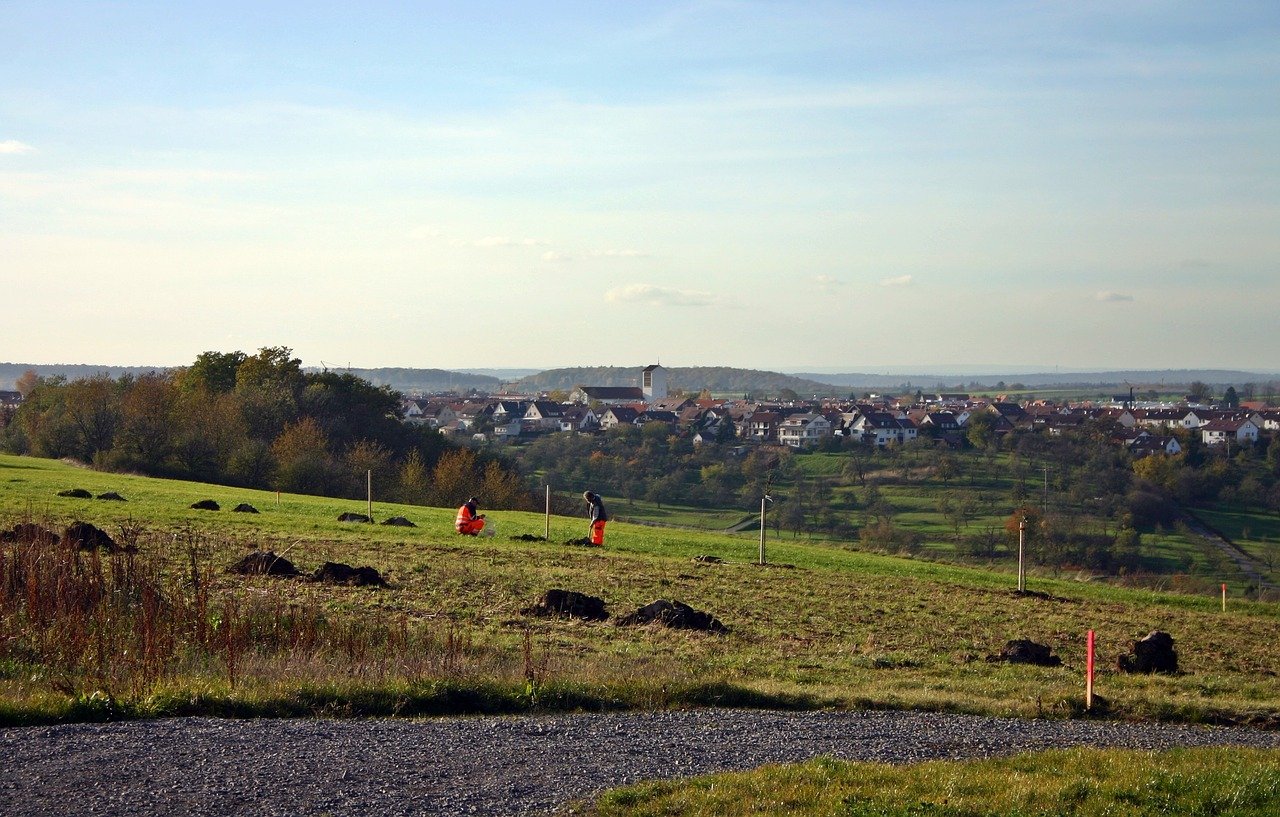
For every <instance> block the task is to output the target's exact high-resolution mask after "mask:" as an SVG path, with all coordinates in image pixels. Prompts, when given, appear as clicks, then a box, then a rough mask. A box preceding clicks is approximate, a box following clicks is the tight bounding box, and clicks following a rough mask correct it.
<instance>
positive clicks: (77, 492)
mask: <svg viewBox="0 0 1280 817" xmlns="http://www.w3.org/2000/svg"><path fill="white" fill-rule="evenodd" d="M58 496H69V497H71V498H72V499H93V494H91V493H89V492H88V491H86V490H85V489H83V488H68V489H67V490H65V491H58Z"/></svg>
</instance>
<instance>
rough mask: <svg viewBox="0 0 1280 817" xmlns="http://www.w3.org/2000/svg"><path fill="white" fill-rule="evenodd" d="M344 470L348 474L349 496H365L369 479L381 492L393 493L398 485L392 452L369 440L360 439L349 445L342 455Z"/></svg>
mask: <svg viewBox="0 0 1280 817" xmlns="http://www.w3.org/2000/svg"><path fill="white" fill-rule="evenodd" d="M342 463H343V470H344V471H345V472H346V476H347V483H348V488H347V494H348V496H355V497H360V496H364V495H365V492H366V489H367V487H368V481H369V480H370V479H372V481H373V489H374V490H375V491H377V492H378V493H379V494H382V493H391V492H392V491H394V490H395V486H396V468H395V465H394V464H393V463H392V461H391V452H390V451H388V450H387V449H386V448H384V447H383V446H381V445H379V444H378V443H375V442H370V441H368V440H359V441H357V442H354V443H352V444H351V445H349V446H347V450H346V451H345V452H344V453H343V455H342Z"/></svg>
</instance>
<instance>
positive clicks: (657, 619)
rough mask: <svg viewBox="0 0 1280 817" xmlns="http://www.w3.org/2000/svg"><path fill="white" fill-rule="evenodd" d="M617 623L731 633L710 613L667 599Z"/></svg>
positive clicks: (648, 605)
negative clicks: (659, 625)
mask: <svg viewBox="0 0 1280 817" xmlns="http://www.w3.org/2000/svg"><path fill="white" fill-rule="evenodd" d="M617 623H618V624H621V625H624V626H627V625H633V624H661V625H662V626H663V627H670V628H672V629H673V630H702V631H704V632H709V633H727V632H729V628H728V627H726V626H724V625H723V624H721V623H720V621H719V619H717V618H715V617H714V616H712V615H711V614H710V613H704V612H702V611H701V610H695V609H693V608H692V607H690V606H689V605H687V604H684V603H683V602H679V601H667V600H666V599H658V600H657V601H655V602H654V603H652V604H646V605H645V606H644V607H641V608H640V609H639V610H636V611H635V612H634V613H628V614H626V615H625V616H623V617H622V618H619V619H617Z"/></svg>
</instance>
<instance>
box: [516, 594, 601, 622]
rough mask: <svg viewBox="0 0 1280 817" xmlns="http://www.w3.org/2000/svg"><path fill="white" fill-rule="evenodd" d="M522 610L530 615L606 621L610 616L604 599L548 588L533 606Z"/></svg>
mask: <svg viewBox="0 0 1280 817" xmlns="http://www.w3.org/2000/svg"><path fill="white" fill-rule="evenodd" d="M520 612H522V613H524V614H525V615H530V616H560V617H563V618H581V619H584V620H586V621H604V620H605V619H607V618H608V617H609V611H608V610H606V609H605V603H604V599H600V598H597V597H595V596H588V595H587V594H586V593H579V592H577V591H576V590H560V589H553V590H548V591H547V592H546V593H543V594H542V598H541V599H540V600H539V601H538V603H537V604H535V605H534V606H532V607H526V608H525V609H524V610H521V611H520Z"/></svg>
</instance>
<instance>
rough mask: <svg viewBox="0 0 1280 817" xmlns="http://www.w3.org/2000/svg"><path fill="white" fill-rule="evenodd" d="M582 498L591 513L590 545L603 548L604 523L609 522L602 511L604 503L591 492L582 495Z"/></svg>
mask: <svg viewBox="0 0 1280 817" xmlns="http://www.w3.org/2000/svg"><path fill="white" fill-rule="evenodd" d="M582 498H583V499H585V500H587V505H588V506H589V508H590V511H591V544H593V545H596V546H597V547H604V523H605V522H608V521H609V514H607V513H605V510H604V502H602V501H601V500H600V495H599V494H594V493H592V492H591V491H586V492H585V493H583V494H582Z"/></svg>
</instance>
